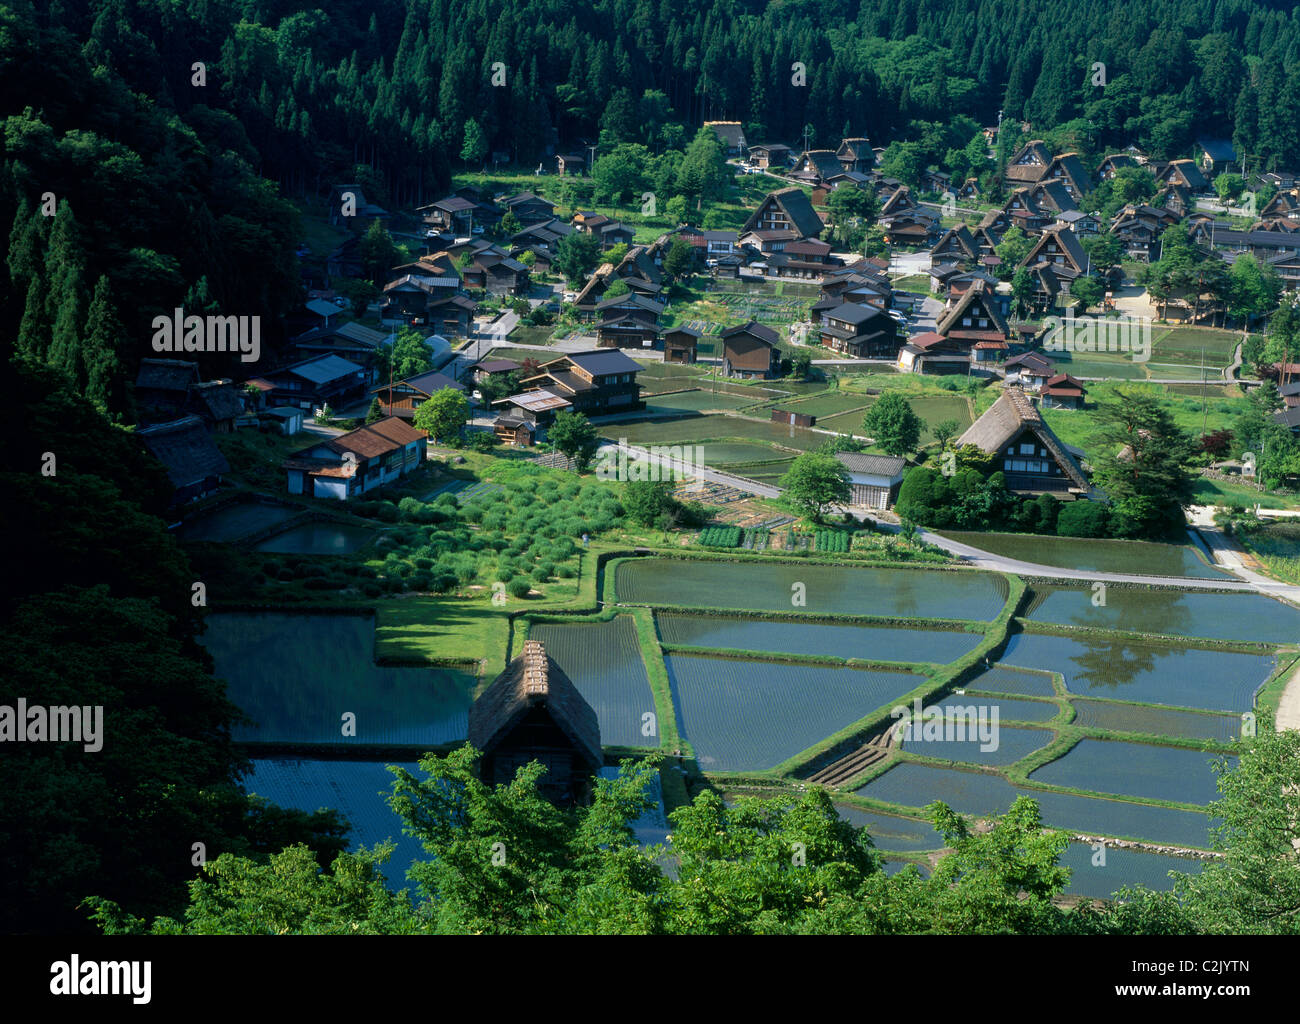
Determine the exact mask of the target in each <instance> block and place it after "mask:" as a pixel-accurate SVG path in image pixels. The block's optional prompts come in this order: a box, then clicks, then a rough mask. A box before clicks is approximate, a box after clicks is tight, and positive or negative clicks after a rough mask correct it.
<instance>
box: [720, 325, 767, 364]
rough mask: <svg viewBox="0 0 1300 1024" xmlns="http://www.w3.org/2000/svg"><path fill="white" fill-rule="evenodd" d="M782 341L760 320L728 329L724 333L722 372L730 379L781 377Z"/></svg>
mask: <svg viewBox="0 0 1300 1024" xmlns="http://www.w3.org/2000/svg"><path fill="white" fill-rule="evenodd" d="M778 340H779V339H778V337H777V333H776V331H774V330H772V328H770V327H768V326H767V325H766V324H760V323H759V322H758V321H757V320H751V321H749V323H746V324H740V325H739V326H737V327H728V328H727V329H726V330H725V331H723V332H722V372H723V373H724V374H726V375H727V376H728V377H746V378H750V377H761V378H769V377H776V376H779V375H780V369H781V350H780V349H779V348H777V341H778Z"/></svg>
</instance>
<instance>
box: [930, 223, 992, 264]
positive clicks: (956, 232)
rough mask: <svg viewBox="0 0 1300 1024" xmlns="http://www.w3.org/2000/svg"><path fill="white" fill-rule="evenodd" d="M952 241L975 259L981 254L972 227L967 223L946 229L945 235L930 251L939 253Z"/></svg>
mask: <svg viewBox="0 0 1300 1024" xmlns="http://www.w3.org/2000/svg"><path fill="white" fill-rule="evenodd" d="M950 242H956V243H957V247H958V248H959V249H960V250H961V251H962V252H964V253H965V254H966V255H967V257H969V258H970V259H974V258H975V257H976V256H978V255H979V252H980V248H979V245H978V244H977V243H976V241H975V239H974V238H973V237H972V236H971V233H970V229H969V228H967V227H966V225H965V224H958V225H957V226H956V227H955V228H949V229H948V230H947V231H945V232H944V233H943V237H942V238H940V239H939V241H937V242H936V243H935V244H934V248H932V249H931V250H930V252H931V253H932V254H934V253H938V252H939V250H940V249H943V248H944V247H945V246H947V245H948V244H949V243H950Z"/></svg>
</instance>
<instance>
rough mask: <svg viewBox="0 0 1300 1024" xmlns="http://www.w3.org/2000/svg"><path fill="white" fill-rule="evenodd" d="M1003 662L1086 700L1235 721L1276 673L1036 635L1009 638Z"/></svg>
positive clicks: (1232, 660)
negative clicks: (1035, 672)
mask: <svg viewBox="0 0 1300 1024" xmlns="http://www.w3.org/2000/svg"><path fill="white" fill-rule="evenodd" d="M1002 660H1003V661H1004V662H1006V663H1007V664H1009V665H1017V666H1019V667H1021V668H1036V669H1047V670H1049V671H1056V672H1060V673H1061V674H1062V675H1064V676H1065V685H1066V688H1067V689H1069V690H1070V692H1071V693H1077V694H1079V695H1081V696H1084V697H1104V698H1110V699H1114V700H1127V701H1139V702H1141V703H1144V704H1163V705H1167V706H1171V707H1186V708H1199V709H1201V710H1204V711H1234V712H1238V713H1240V712H1243V711H1249V710H1251V708H1253V707H1254V694H1255V690H1256V689H1258V688H1259V686H1260V684H1261V683H1263V682H1264V681H1265V680H1266V679H1267V678H1268V677H1269V674H1270V673H1271V672H1272V671H1273V668H1274V659H1273V658H1272V657H1269V656H1267V655H1259V654H1235V653H1232V652H1229V651H1208V650H1196V649H1192V648H1179V647H1168V646H1165V645H1163V644H1151V643H1142V642H1140V641H1134V640H1102V639H1096V638H1091V637H1090V638H1088V639H1075V638H1074V637H1065V636H1047V635H1044V634H1036V633H1017V634H1016V635H1014V636H1012V637H1011V639H1010V640H1008V641H1007V647H1006V652H1005V653H1004V654H1003V655H1002Z"/></svg>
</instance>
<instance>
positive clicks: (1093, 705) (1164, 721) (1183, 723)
mask: <svg viewBox="0 0 1300 1024" xmlns="http://www.w3.org/2000/svg"><path fill="white" fill-rule="evenodd" d="M1071 703H1073V705H1074V724H1075V725H1079V726H1084V727H1087V728H1090V729H1110V730H1114V731H1116V732H1140V733H1145V734H1147V735H1153V736H1178V737H1181V738H1184V739H1194V740H1214V741H1216V742H1219V743H1227V742H1228V741H1230V740H1234V739H1236V738H1237V737H1238V736H1239V735H1240V734H1241V717H1240V716H1238V715H1201V714H1196V713H1195V712H1193V711H1178V710H1174V709H1172V708H1153V707H1148V706H1146V705H1143V704H1121V703H1118V702H1115V701H1108V700H1088V699H1084V698H1079V699H1076V700H1074V701H1072V702H1071Z"/></svg>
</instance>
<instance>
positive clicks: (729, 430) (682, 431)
mask: <svg viewBox="0 0 1300 1024" xmlns="http://www.w3.org/2000/svg"><path fill="white" fill-rule="evenodd" d="M598 429H599V430H600V434H601V436H602V437H605V438H608V439H609V440H617V439H618V438H620V437H623V438H627V440H628V441H629V442H630V443H631V444H644V445H649V444H700V443H702V442H704V441H707V440H710V439H712V438H723V437H726V438H740V439H743V440H751V441H763V442H767V443H769V444H772V445H778V446H780V447H781V448H791V449H794V450H795V451H797V452H798V451H809V450H811V449H813V448H816V447H818V446H819V445H821V444H823V443H824V442H825V441H826V439H827V438H826V435H825V434H823V433H817V432H816V431H813V430H808V429H805V428H803V427H792V426H789V425H788V424H787V425H784V426H783V425H781V424H779V423H772V422H771V421H770V420H754V419H746V418H744V417H740V416H727V415H723V414H713V415H701V416H689V415H688V416H682V417H679V418H676V419H652V418H646V419H631V420H621V421H620V422H618V423H607V424H602V425H601V426H600V427H599V428H598ZM773 450H777V449H773Z"/></svg>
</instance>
